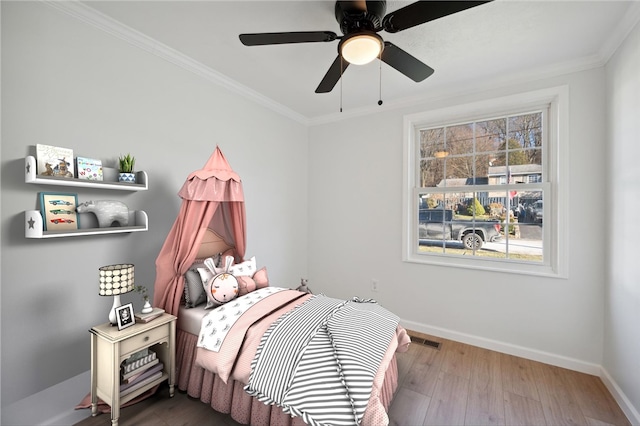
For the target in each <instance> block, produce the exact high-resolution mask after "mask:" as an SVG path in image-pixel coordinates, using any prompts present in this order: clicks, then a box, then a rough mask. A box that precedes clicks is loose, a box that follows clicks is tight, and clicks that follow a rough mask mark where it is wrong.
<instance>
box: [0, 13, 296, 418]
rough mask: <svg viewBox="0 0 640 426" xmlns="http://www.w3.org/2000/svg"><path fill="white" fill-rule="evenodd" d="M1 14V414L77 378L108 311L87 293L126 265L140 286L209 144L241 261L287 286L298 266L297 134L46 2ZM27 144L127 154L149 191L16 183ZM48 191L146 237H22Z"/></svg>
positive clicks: (150, 278) (150, 277) (30, 149)
mask: <svg viewBox="0 0 640 426" xmlns="http://www.w3.org/2000/svg"><path fill="white" fill-rule="evenodd" d="M1 7H2V152H1V155H2V157H1V161H2V163H1V173H2V181H1V184H2V195H1V197H2V215H1V224H2V226H1V230H2V239H1V250H2V272H1V273H2V308H1V319H2V352H1V359H2V361H1V362H2V405H3V406H6V405H9V404H11V403H13V402H15V401H17V400H20V399H22V398H24V397H27V396H29V395H31V394H34V393H36V392H38V391H40V390H42V389H45V388H47V387H49V386H52V385H55V384H57V383H59V382H61V381H63V380H66V379H68V378H70V377H73V376H75V375H77V374H79V373H82V372H85V371H87V370H88V369H89V333H88V329H89V328H90V327H91V326H93V325H95V324H99V323H103V322H105V321H106V320H107V314H108V311H109V308H110V307H111V304H112V303H113V301H112V300H111V299H109V298H102V297H100V296H98V294H97V269H98V267H100V266H103V265H108V264H112V263H118V262H132V263H134V264H135V266H136V284H142V285H146V286H147V287H148V288H149V289H150V290H152V288H153V283H154V279H155V259H156V256H157V255H158V252H159V250H160V247H161V245H162V244H163V242H164V239H165V237H166V235H167V233H168V231H169V229H170V227H171V226H172V224H173V222H174V220H175V218H176V214H177V212H178V209H179V206H180V200H179V198H178V197H177V192H178V190H179V189H180V187H181V186H182V183H183V182H184V179H185V178H186V177H187V175H188V174H189V173H190V172H192V171H194V170H197V169H199V168H201V167H202V166H203V165H204V163H205V162H206V160H207V159H208V158H209V155H210V154H211V153H212V152H213V150H214V148H215V146H216V144H218V145H220V147H221V149H222V151H223V153H224V154H225V156H226V157H227V160H228V161H229V163H230V164H231V166H232V167H233V168H234V169H235V170H236V171H237V172H238V173H239V174H240V176H241V178H242V179H243V182H244V190H245V196H246V200H247V201H246V212H247V230H248V234H247V235H248V236H247V255H248V256H253V255H255V256H256V259H257V262H258V264H259V265H261V266H267V269H268V273H269V276H270V278H271V281H272V282H273V283H274V284H279V285H283V286H285V287H294V286H297V285H298V283H299V280H300V277H301V276H304V275H305V273H306V270H307V266H306V262H307V253H306V248H307V236H306V230H307V213H306V206H307V200H306V194H307V184H306V179H307V173H306V169H307V167H306V163H307V143H306V141H307V129H306V127H305V126H303V125H301V124H299V123H297V122H294V121H292V120H290V119H287V118H283V116H281V115H278V114H275V113H273V112H271V111H269V110H267V109H265V108H262V107H260V106H258V105H257V104H255V103H253V102H251V101H248V100H246V99H244V98H242V97H240V96H238V95H236V94H232V93H229V92H227V91H226V90H225V89H222V88H221V87H220V86H218V85H216V84H213V83H212V82H210V81H206V80H205V79H203V78H201V77H199V76H196V75H195V74H192V73H189V72H186V71H185V70H183V69H181V68H179V67H177V66H175V65H172V64H170V63H169V62H167V61H165V60H162V59H160V58H158V57H156V56H154V55H151V54H148V53H146V52H143V51H142V50H140V49H138V48H136V47H133V46H131V45H129V44H127V43H126V42H124V41H122V40H119V39H117V38H114V37H112V36H110V35H108V34H106V33H104V32H102V31H99V30H97V29H95V28H93V27H90V26H88V25H86V24H84V23H82V22H81V21H79V20H76V19H74V18H72V17H70V16H68V15H66V14H64V13H62V12H59V11H58V10H56V9H54V8H52V7H50V6H47V5H46V4H45V3H42V2H16V3H13V2H2V5H1ZM36 143H44V144H50V145H56V146H64V147H69V148H73V149H74V152H75V154H76V155H84V156H88V157H94V158H100V159H102V160H103V161H106V162H113V161H114V160H115V159H116V158H117V156H118V155H119V154H121V153H127V152H131V153H132V154H133V155H135V156H136V157H137V168H138V169H139V170H145V171H146V172H147V173H148V175H149V190H148V191H144V192H136V193H128V192H121V191H107V190H100V189H97V190H87V189H82V188H69V187H52V186H44V187H43V186H38V185H31V184H26V183H25V182H24V168H23V167H24V157H25V156H26V155H28V154H34V153H35V152H34V149H35V144H36ZM112 165H113V164H112ZM56 190H58V191H63V192H77V193H78V196H79V199H80V200H87V199H116V200H120V201H123V202H125V203H126V204H128V206H129V207H130V208H131V209H134V210H145V211H146V212H147V214H148V216H149V232H141V233H134V234H118V235H112V236H105V235H99V236H83V237H72V238H54V239H47V240H31V239H29V240H28V239H25V237H24V223H23V217H24V210H29V209H35V208H36V200H37V193H38V192H39V191H56ZM123 301H132V302H134V304H138V305H139V304H141V299H140V297H139V296H137V295H132V296H130V295H126V296H123ZM135 306H137V305H135ZM88 385H89V384H88V383H87V388H86V390H87V391H88V390H89V388H88Z"/></svg>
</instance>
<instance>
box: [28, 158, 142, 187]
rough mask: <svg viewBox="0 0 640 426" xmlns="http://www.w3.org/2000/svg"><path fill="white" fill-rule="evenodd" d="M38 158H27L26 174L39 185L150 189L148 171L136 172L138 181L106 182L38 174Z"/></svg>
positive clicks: (32, 181)
mask: <svg viewBox="0 0 640 426" xmlns="http://www.w3.org/2000/svg"><path fill="white" fill-rule="evenodd" d="M36 173H37V166H36V159H35V157H33V156H32V155H29V156H27V157H26V158H25V176H24V181H25V182H26V183H34V184H38V185H57V186H76V187H83V188H100V189H112V190H117V191H146V190H147V189H148V184H147V182H148V180H147V173H146V172H136V183H124V182H105V181H94V180H85V179H76V178H61V177H53V176H38V175H37V174H36Z"/></svg>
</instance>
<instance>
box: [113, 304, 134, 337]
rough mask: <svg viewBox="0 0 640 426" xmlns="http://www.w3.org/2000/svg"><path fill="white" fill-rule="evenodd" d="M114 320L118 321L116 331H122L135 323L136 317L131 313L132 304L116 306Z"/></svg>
mask: <svg viewBox="0 0 640 426" xmlns="http://www.w3.org/2000/svg"><path fill="white" fill-rule="evenodd" d="M116 319H117V321H118V330H124V329H125V328H127V327H131V326H132V325H133V324H135V323H136V317H135V314H134V312H133V303H127V304H126V305H122V306H118V307H117V308H116Z"/></svg>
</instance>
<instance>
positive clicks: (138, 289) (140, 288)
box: [134, 285, 153, 314]
mask: <svg viewBox="0 0 640 426" xmlns="http://www.w3.org/2000/svg"><path fill="white" fill-rule="evenodd" d="M134 290H135V291H136V292H138V293H140V294H141V295H142V300H144V306H143V307H142V310H141V311H140V312H142V313H143V314H147V313H149V312H151V311H153V307H152V306H151V303H149V295H148V294H147V288H146V287H145V286H143V285H137V286H135V288H134Z"/></svg>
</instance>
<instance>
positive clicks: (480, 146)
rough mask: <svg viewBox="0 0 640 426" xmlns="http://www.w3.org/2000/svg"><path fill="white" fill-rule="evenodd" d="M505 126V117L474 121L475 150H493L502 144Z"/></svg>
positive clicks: (496, 149)
mask: <svg viewBox="0 0 640 426" xmlns="http://www.w3.org/2000/svg"><path fill="white" fill-rule="evenodd" d="M506 126H507V120H506V118H499V119H496V120H487V121H480V122H478V123H476V152H490V151H494V152H495V151H498V150H499V149H500V147H501V146H504V140H505V135H506V131H507V130H506V129H507V127H506Z"/></svg>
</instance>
